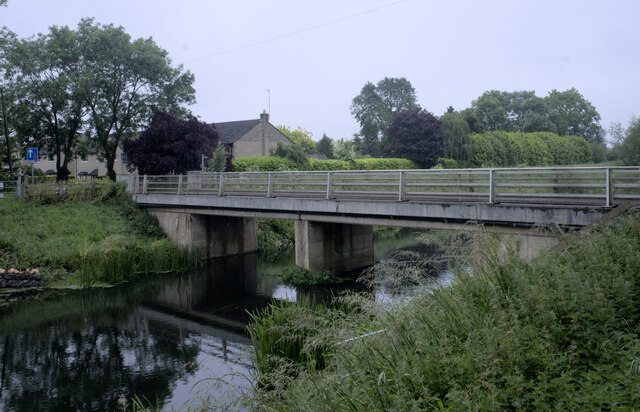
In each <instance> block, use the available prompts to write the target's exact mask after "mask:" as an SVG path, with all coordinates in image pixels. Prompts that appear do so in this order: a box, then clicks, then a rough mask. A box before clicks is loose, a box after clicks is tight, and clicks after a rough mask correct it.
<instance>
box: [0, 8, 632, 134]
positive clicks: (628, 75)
mask: <svg viewBox="0 0 640 412" xmlns="http://www.w3.org/2000/svg"><path fill="white" fill-rule="evenodd" d="M386 5H388V7H383V6H386ZM381 7H382V8H381ZM374 9H377V10H374ZM370 10H372V11H370ZM367 11H370V12H367ZM354 15H356V16H355V17H349V16H354ZM639 15H640V2H638V1H634V0H628V1H615V0H609V1H584V0H583V1H561V0H554V1H546V0H545V1H540V0H536V1H533V0H531V1H516V0H505V1H422V0H405V1H400V2H398V1H394V0H368V1H364V0H354V1H348V0H323V1H321V2H310V1H285V0H272V1H264V0H262V1H254V0H246V1H242V0H235V1H231V0H227V1H195V0H182V1H181V2H177V1H175V0H172V1H167V0H153V1H151V0H136V1H132V0H129V1H126V0H110V1H104V0H102V1H91V0H48V1H44V0H40V1H37V0H9V3H8V7H6V8H0V24H1V25H6V26H7V27H8V28H9V29H11V30H13V31H14V32H16V33H18V35H20V36H21V37H28V36H31V35H33V34H35V33H38V32H45V31H46V30H47V28H48V27H49V26H51V25H68V26H70V27H73V28H75V26H76V25H77V23H78V21H79V20H80V19H81V18H82V17H95V18H96V20H97V21H98V22H100V23H105V24H107V23H113V24H115V25H121V26H123V27H124V28H125V30H126V31H127V32H128V33H129V34H131V35H132V36H133V37H135V38H137V37H150V36H151V37H153V38H154V40H155V41H156V42H157V43H158V45H160V46H161V47H163V48H164V49H166V50H167V51H168V52H169V54H170V56H171V58H172V59H173V61H174V63H183V64H184V66H185V68H186V69H188V70H190V71H191V72H193V73H194V75H195V78H196V83H195V88H196V93H197V95H196V98H197V103H196V104H195V105H193V106H191V110H192V111H193V113H194V114H195V115H197V116H199V117H200V118H201V119H202V120H204V121H207V122H221V121H231V120H245V119H254V118H257V117H258V114H259V113H260V112H261V111H262V110H263V109H267V93H266V92H265V91H264V90H265V89H270V90H271V121H272V123H274V124H276V125H279V124H284V125H288V126H291V127H296V126H302V127H304V128H306V129H307V130H309V131H311V132H313V134H314V139H316V140H318V139H319V138H320V137H322V133H326V134H327V135H328V136H329V137H331V138H334V139H337V138H351V136H352V135H353V133H355V132H357V131H358V124H357V123H356V121H355V120H354V119H353V117H352V116H351V113H350V110H349V106H350V105H351V100H352V99H353V97H355V96H356V95H357V94H358V93H359V92H360V89H361V88H362V86H363V85H364V83H365V82H367V81H371V82H374V83H376V82H377V81H379V80H381V79H382V78H384V77H385V76H387V77H406V78H407V79H408V80H409V81H410V82H411V84H412V85H413V87H414V88H415V90H416V94H417V97H418V103H419V104H420V105H421V106H422V107H423V108H425V109H427V110H428V111H430V112H433V113H434V114H436V115H441V114H442V113H443V112H444V111H445V110H446V108H447V107H448V106H449V105H451V106H453V107H454V108H456V109H464V108H466V107H468V106H469V105H470V104H471V101H472V100H473V99H475V98H477V97H478V96H479V95H480V94H481V93H482V92H483V91H485V90H490V89H498V90H507V91H514V90H535V91H536V94H537V95H538V96H545V95H546V94H547V93H548V92H549V91H551V90H552V89H558V90H565V89H568V88H571V87H576V88H577V89H578V90H579V91H580V92H581V93H582V94H583V95H584V96H585V98H587V99H588V100H589V101H591V103H593V104H594V105H595V107H596V108H597V110H598V111H599V113H600V115H601V116H602V122H601V124H602V126H603V127H605V128H608V127H609V124H610V123H611V122H621V123H623V124H624V125H626V123H627V121H628V120H629V118H630V116H631V115H632V114H634V113H635V114H640V75H639V73H640V47H639V45H638V41H639V40H638V39H640V25H639V24H638V23H637V17H638V16H639ZM347 17H349V18H347ZM331 22H333V23H331ZM326 23H330V24H326ZM316 26H320V27H317V28H313V27H316ZM309 28H313V29H311V30H306V29H309ZM305 30H306V31H305ZM301 31H302V32H301ZM298 32H300V33H298ZM292 33H298V34H292ZM288 34H292V35H290V36H287V35H288ZM281 36H282V37H281ZM273 38H278V39H276V40H273V41H268V42H265V40H269V39H273ZM261 42H262V43H261ZM257 43H258V44H257ZM248 45H253V46H249V47H245V46H248ZM236 49H237V50H236ZM228 50H235V51H231V52H226V51H228Z"/></svg>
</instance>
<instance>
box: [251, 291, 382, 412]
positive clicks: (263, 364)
mask: <svg viewBox="0 0 640 412" xmlns="http://www.w3.org/2000/svg"><path fill="white" fill-rule="evenodd" d="M372 309H374V310H375V308H374V307H373V306H371V305H370V304H368V302H366V301H364V300H362V299H360V298H358V297H357V296H349V295H347V296H343V297H338V298H335V299H334V301H333V303H332V304H331V305H322V304H318V303H315V302H312V303H311V304H310V305H309V306H303V305H301V304H295V303H293V304H292V303H287V302H284V301H279V302H275V301H274V302H273V303H272V304H271V305H269V306H268V307H266V308H265V309H262V310H260V311H258V312H257V313H255V314H252V322H251V323H250V325H249V327H248V332H249V336H250V337H251V340H252V342H253V345H254V347H255V352H254V353H253V356H254V359H253V360H254V364H255V365H256V368H257V371H258V381H257V383H258V386H259V387H260V388H262V389H265V388H266V389H268V391H267V392H266V395H269V396H270V395H273V396H276V397H277V395H276V394H278V393H280V391H282V390H283V389H285V388H286V386H287V384H288V383H289V382H291V381H292V379H293V378H295V377H296V376H297V375H298V374H299V373H302V372H303V371H317V370H321V369H323V368H325V367H326V366H327V365H328V364H329V363H330V360H331V358H332V351H333V346H334V344H333V343H331V342H339V341H342V340H345V339H347V338H348V337H349V336H350V335H349V334H350V333H353V332H354V331H358V330H362V331H365V330H367V329H365V328H362V327H361V326H359V325H362V326H364V325H367V326H370V325H371V323H372V321H371V319H372V313H371V312H370V310H372ZM354 327H355V328H356V329H354ZM310 406H311V405H310Z"/></svg>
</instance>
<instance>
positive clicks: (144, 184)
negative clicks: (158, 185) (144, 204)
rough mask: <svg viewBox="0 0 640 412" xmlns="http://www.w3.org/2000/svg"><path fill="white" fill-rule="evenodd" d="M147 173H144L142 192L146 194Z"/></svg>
mask: <svg viewBox="0 0 640 412" xmlns="http://www.w3.org/2000/svg"><path fill="white" fill-rule="evenodd" d="M147 184H148V182H147V175H144V177H143V178H142V194H144V195H146V194H147Z"/></svg>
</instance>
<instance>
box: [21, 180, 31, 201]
mask: <svg viewBox="0 0 640 412" xmlns="http://www.w3.org/2000/svg"><path fill="white" fill-rule="evenodd" d="M28 181H29V178H28V177H25V179H24V180H23V181H22V192H21V199H20V200H22V202H23V203H24V202H26V201H27V182H28Z"/></svg>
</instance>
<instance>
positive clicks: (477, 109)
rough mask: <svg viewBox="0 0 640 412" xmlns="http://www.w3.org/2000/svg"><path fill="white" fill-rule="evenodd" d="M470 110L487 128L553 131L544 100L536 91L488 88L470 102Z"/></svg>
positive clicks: (515, 130) (512, 130) (513, 130)
mask: <svg viewBox="0 0 640 412" xmlns="http://www.w3.org/2000/svg"><path fill="white" fill-rule="evenodd" d="M471 109H472V110H473V114H474V115H475V117H476V118H477V119H478V121H479V122H480V123H481V124H482V125H483V129H484V130H487V131H493V130H505V131H508V132H553V131H555V126H554V124H553V123H552V122H551V119H550V110H549V107H548V106H547V104H546V101H545V100H544V99H543V98H541V97H538V96H536V95H535V91H533V90H532V91H515V92H501V91H498V90H488V91H486V92H484V93H482V95H481V96H480V97H478V98H477V99H476V100H474V101H473V102H471Z"/></svg>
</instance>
